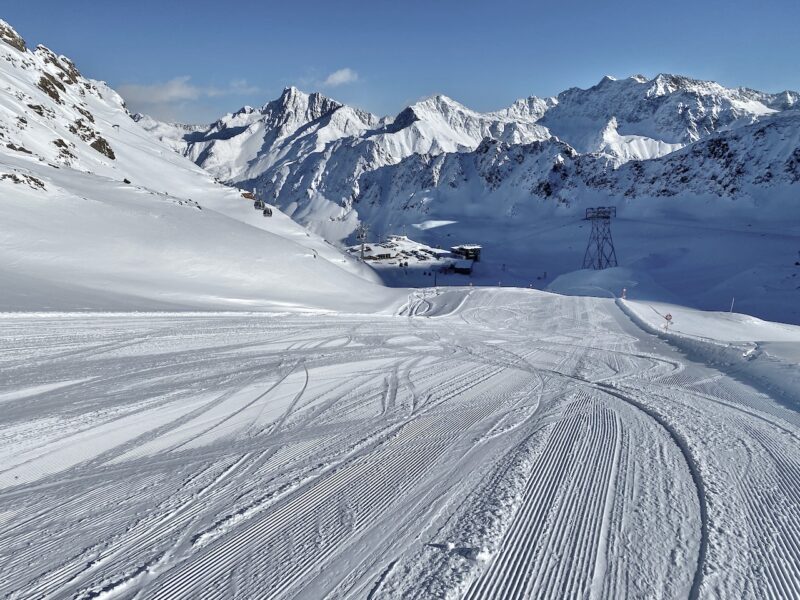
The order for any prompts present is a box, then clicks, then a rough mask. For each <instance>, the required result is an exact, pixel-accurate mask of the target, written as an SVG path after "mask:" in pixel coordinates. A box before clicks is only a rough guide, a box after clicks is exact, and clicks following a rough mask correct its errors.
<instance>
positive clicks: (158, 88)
mask: <svg viewBox="0 0 800 600" xmlns="http://www.w3.org/2000/svg"><path fill="white" fill-rule="evenodd" d="M117 91H118V92H119V94H120V95H121V96H122V97H123V98H124V99H125V102H126V103H127V104H128V106H129V107H130V109H131V110H132V111H134V112H143V113H146V114H149V115H151V116H153V117H156V118H158V119H174V118H176V117H177V116H179V115H181V114H182V113H183V114H189V113H192V112H194V111H192V105H193V104H196V103H198V102H201V101H202V100H204V99H207V98H217V97H220V96H230V95H242V94H254V93H256V92H258V91H259V90H258V88H257V87H255V86H252V85H250V84H248V83H247V81H246V80H244V79H236V80H234V81H231V82H230V84H228V85H227V86H226V87H223V88H220V87H210V86H198V85H194V84H193V83H192V82H191V77H189V76H188V75H184V76H181V77H175V78H173V79H170V80H169V81H165V82H161V83H152V84H134V83H129V84H122V85H120V86H118V87H117Z"/></svg>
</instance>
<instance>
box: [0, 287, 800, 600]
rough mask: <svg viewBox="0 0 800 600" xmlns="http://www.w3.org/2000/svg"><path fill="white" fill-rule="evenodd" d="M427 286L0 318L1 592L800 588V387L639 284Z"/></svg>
mask: <svg viewBox="0 0 800 600" xmlns="http://www.w3.org/2000/svg"><path fill="white" fill-rule="evenodd" d="M409 302H410V303H409V304H407V305H405V306H401V307H399V309H398V313H397V314H396V315H390V314H384V315H366V314H361V315H359V314H344V313H341V314H319V313H317V314H298V313H272V314H269V313H249V314H243V313H239V314H221V313H182V314H180V313H152V314H133V313H131V314H124V313H118V314H111V313H83V314H77V313H61V314H57V313H26V314H23V313H19V314H6V315H3V316H2V317H0V402H1V403H2V404H1V406H2V412H1V413H0V595H1V596H4V597H6V596H7V597H13V598H50V597H52V598H56V597H58V598H67V597H68V598H99V597H102V598H106V597H109V598H110V597H121V598H131V597H137V598H198V597H204V598H235V597H247V598H256V597H264V598H267V597H269V598H290V597H291V598H322V597H331V598H431V597H440V598H444V597H447V598H459V597H462V598H523V597H530V598H563V597H608V598H621V597H669V598H676V597H687V596H688V597H704V598H706V597H707V598H711V597H735V598H761V597H783V598H788V597H796V596H797V595H798V594H800V583H798V581H800V580H798V573H800V551H798V547H797V544H796V539H797V534H798V529H800V511H798V510H797V492H798V485H800V482H799V480H798V473H800V444H798V435H800V431H799V429H800V415H799V414H798V412H797V396H796V395H795V396H794V400H793V402H790V401H788V400H787V398H785V397H784V398H782V399H778V398H777V397H773V396H772V395H771V393H768V392H767V391H766V390H767V387H766V386H765V387H761V386H760V384H751V383H748V382H747V380H746V379H745V378H743V377H738V376H737V377H736V378H733V377H732V376H731V375H730V374H729V369H730V368H732V366H731V365H732V363H731V362H730V361H728V362H726V363H725V364H722V363H720V364H718V365H716V366H714V365H709V364H706V363H707V362H709V361H706V360H705V358H707V357H714V356H715V355H714V354H713V352H714V350H713V349H709V350H708V351H707V352H706V354H703V352H704V351H703V350H702V348H703V346H697V347H696V348H695V349H694V351H693V352H694V354H693V355H692V356H691V357H690V356H689V355H688V354H686V353H683V352H682V351H678V350H676V349H675V347H673V345H672V341H670V340H669V339H659V338H658V337H657V336H655V335H653V334H651V333H647V332H646V331H645V330H643V329H641V328H640V327H639V326H637V325H636V324H635V323H634V321H632V320H631V318H629V316H628V315H627V314H626V312H630V311H634V310H635V311H636V312H637V313H638V312H642V313H643V314H646V313H647V312H652V310H651V307H650V306H648V305H645V304H644V303H635V304H633V305H631V304H632V303H628V304H625V305H622V306H620V305H618V304H616V303H615V302H614V301H613V300H604V299H597V298H588V297H565V296H558V295H554V294H547V293H542V292H537V291H533V290H513V289H500V290H498V289H494V290H492V289H470V288H452V289H450V290H449V291H447V292H445V293H441V294H438V295H437V294H436V293H435V292H432V291H431V292H429V293H427V294H420V295H417V296H415V297H413V298H412V299H410V300H409ZM653 308H655V309H657V310H659V311H660V310H662V309H663V308H665V307H661V306H654V307H653ZM668 308H669V310H672V311H673V312H674V313H675V326H676V328H677V327H679V326H684V327H685V328H686V333H687V334H688V333H692V334H697V333H700V334H703V335H705V336H708V335H712V334H713V332H714V331H716V330H717V329H718V328H721V329H722V330H723V331H725V333H724V334H723V337H724V338H728V337H730V336H731V335H733V334H732V333H728V332H730V331H734V330H735V323H736V322H741V323H743V324H745V325H746V330H745V332H744V333H743V334H742V336H741V337H742V338H743V339H750V338H754V339H772V340H780V341H781V343H786V344H794V345H795V346H797V345H798V344H800V335H798V333H797V330H796V328H783V327H780V326H776V325H774V324H770V323H763V322H757V321H753V322H746V321H745V319H744V318H743V317H741V316H731V315H721V314H702V315H700V314H694V313H690V312H688V311H680V310H679V309H677V310H676V309H674V308H672V307H668ZM726 343H728V342H724V341H721V340H718V341H716V342H714V341H711V340H704V341H702V342H698V344H706V345H707V346H708V348H711V346H713V345H714V344H717V345H719V344H726ZM698 348H699V349H698ZM735 360H737V361H738V363H741V365H743V367H742V368H743V369H745V368H747V367H749V366H750V365H752V364H753V361H751V360H749V359H748V358H746V357H742V356H741V355H740V356H739V357H738V358H737V359H735ZM758 381H759V382H762V381H763V380H761V379H759V380H758Z"/></svg>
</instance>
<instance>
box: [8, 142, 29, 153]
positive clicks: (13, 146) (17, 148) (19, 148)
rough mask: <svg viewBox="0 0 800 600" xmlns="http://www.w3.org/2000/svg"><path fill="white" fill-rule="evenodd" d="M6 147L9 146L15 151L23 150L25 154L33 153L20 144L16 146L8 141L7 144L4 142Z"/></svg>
mask: <svg viewBox="0 0 800 600" xmlns="http://www.w3.org/2000/svg"><path fill="white" fill-rule="evenodd" d="M6 148H10V149H11V150H14V151H16V152H24V153H25V154H33V152H31V151H30V150H28V149H27V148H23V147H22V146H17V145H16V144H11V143H8V144H6Z"/></svg>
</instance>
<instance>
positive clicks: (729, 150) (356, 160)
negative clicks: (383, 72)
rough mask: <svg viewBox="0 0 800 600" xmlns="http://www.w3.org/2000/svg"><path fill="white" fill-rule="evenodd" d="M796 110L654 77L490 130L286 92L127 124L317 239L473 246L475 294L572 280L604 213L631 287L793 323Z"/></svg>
mask: <svg viewBox="0 0 800 600" xmlns="http://www.w3.org/2000/svg"><path fill="white" fill-rule="evenodd" d="M799 99H800V96H799V95H798V94H797V93H795V92H783V93H780V94H766V93H762V92H757V91H754V90H750V89H745V88H737V89H729V88H724V87H723V86H720V85H719V84H716V83H713V82H706V81H697V80H693V79H689V78H686V77H678V76H673V75H658V76H656V77H655V78H653V79H646V78H644V77H641V76H634V77H630V78H628V79H623V80H615V79H613V78H610V77H605V78H603V79H602V80H601V81H600V83H598V84H597V85H595V86H593V87H591V88H589V89H586V90H581V89H577V88H574V89H570V90H567V91H565V92H563V93H561V94H559V95H558V96H556V97H554V98H548V99H540V98H536V97H530V98H526V99H523V100H519V101H517V102H515V103H514V104H513V105H512V106H510V107H508V108H506V109H503V110H500V111H496V112H492V113H477V112H475V111H471V110H469V109H467V108H466V107H464V106H462V105H461V104H458V103H457V102H455V101H453V100H451V99H449V98H446V97H443V96H437V97H433V98H429V99H427V100H424V101H421V102H418V103H416V104H413V105H412V106H410V107H408V108H407V109H405V110H403V111H401V112H400V114H399V115H398V116H397V117H395V118H393V119H390V118H385V119H379V118H378V117H376V116H373V115H368V114H365V113H362V112H359V111H356V110H355V109H350V108H349V107H346V106H344V105H342V104H340V103H337V102H334V101H331V100H326V99H324V98H322V97H321V96H318V95H316V94H314V95H307V94H304V93H302V92H299V91H298V90H296V89H294V88H289V89H287V90H286V91H284V93H283V95H282V96H281V98H279V99H278V100H276V101H274V102H271V103H269V104H267V105H266V106H265V107H263V108H261V109H257V110H256V109H249V108H248V109H242V110H241V111H239V112H237V113H235V114H232V115H227V116H226V117H224V118H223V119H221V120H220V121H218V122H217V123H215V124H213V125H212V126H211V127H207V128H202V127H192V128H191V130H184V129H182V128H180V127H178V126H164V125H160V124H157V123H153V122H148V123H145V121H143V120H142V121H140V122H141V123H143V124H145V127H146V128H148V129H149V130H151V131H153V132H154V133H155V134H156V135H159V136H161V137H163V138H169V140H168V141H169V143H170V144H171V145H172V146H173V147H175V148H177V149H178V151H179V152H181V153H183V154H185V155H187V156H189V157H191V158H192V159H193V160H195V161H196V162H197V164H199V165H201V166H203V167H204V168H207V169H209V170H210V172H211V173H213V174H214V175H216V176H217V177H219V178H220V179H221V180H224V181H228V182H232V183H235V184H237V185H241V186H242V187H247V188H250V187H255V188H257V189H258V190H259V191H260V192H262V193H264V194H265V195H268V196H269V197H270V198H272V199H273V201H274V202H275V203H276V204H277V205H278V206H280V207H281V208H282V209H284V210H285V211H286V212H287V213H288V214H290V215H291V216H292V217H293V218H294V219H295V220H297V221H299V222H300V223H303V224H304V225H306V226H308V227H309V228H311V229H312V230H314V231H317V232H319V233H321V234H322V235H324V236H325V237H326V238H327V239H331V240H336V241H339V242H345V243H346V242H352V240H353V231H354V229H355V227H356V226H357V224H358V223H359V222H363V223H367V224H368V225H370V226H371V229H372V231H373V234H382V233H383V234H386V233H398V232H401V231H403V230H404V229H405V230H406V231H407V232H412V231H414V233H413V235H414V236H415V237H416V238H418V239H420V240H421V241H424V242H425V243H427V244H431V245H442V246H447V245H448V244H449V243H450V242H452V241H455V240H461V241H463V240H465V239H469V240H471V241H477V242H483V243H485V244H487V245H488V246H490V247H494V250H487V258H486V260H487V262H485V263H484V264H483V265H482V267H481V268H480V269H478V270H477V271H476V275H475V281H477V282H478V283H494V284H496V283H497V281H498V280H499V279H505V280H506V281H507V282H509V283H514V284H516V285H527V284H529V283H532V282H533V283H535V284H536V285H537V286H539V285H545V284H546V283H548V282H549V281H550V280H552V278H553V276H554V275H559V274H562V273H568V272H570V271H573V270H575V269H576V268H578V267H579V266H580V265H581V262H582V261H581V258H582V253H583V250H584V248H585V236H586V232H585V230H584V231H578V229H580V228H581V227H582V225H581V224H580V223H582V222H581V220H580V219H581V217H582V216H583V211H584V209H585V208H586V207H587V206H592V205H598V204H599V205H605V204H610V205H614V206H617V207H618V209H619V219H618V220H617V222H616V223H615V226H614V227H615V230H617V231H618V232H619V233H620V234H622V235H621V236H620V239H621V242H620V243H621V246H622V251H621V252H620V253H619V254H620V256H622V257H624V258H623V261H622V264H623V265H625V267H626V268H632V269H633V270H634V271H633V273H634V274H633V275H630V273H629V276H628V280H629V282H630V285H634V279H635V280H636V281H638V284H637V285H640V289H643V287H649V289H651V290H655V288H656V287H658V291H657V293H655V295H656V296H658V297H660V298H671V299H673V300H680V301H683V302H688V303H694V304H695V305H697V306H701V307H706V308H711V307H719V306H720V305H721V303H722V302H723V299H724V298H728V300H727V301H728V302H729V301H730V297H731V296H737V297H738V298H739V299H740V300H739V302H740V304H739V306H740V307H743V308H744V307H746V308H747V310H749V311H751V312H753V313H755V314H759V315H762V316H767V317H771V318H777V319H784V320H798V319H800V309H788V310H787V307H791V306H800V298H797V295H798V291H797V290H798V282H797V276H798V272H800V270H798V269H797V268H796V267H795V264H794V263H795V262H796V261H797V258H800V257H798V256H796V254H797V251H798V249H800V239H798V238H797V237H796V236H797V235H798V232H797V231H795V229H796V228H797V227H796V224H797V223H800V218H798V217H800V203H798V202H797V201H796V197H797V195H798V193H797V192H798V190H799V189H800V185H799V184H798V177H797V169H798V167H797V165H798V162H799V161H800V140H798V132H800V116H798V115H800V111H799V110H798V109H799V108H800V103H798V100H799ZM284 123H285V124H286V125H284ZM697 228H699V230H702V231H704V234H703V235H699V236H698V235H697ZM721 231H724V232H726V233H724V234H723V233H721ZM533 232H536V233H533ZM623 235H624V237H623ZM795 245H797V246H798V247H797V248H794V246H795ZM498 271H499V274H500V275H501V276H500V277H499V276H498ZM545 272H546V273H547V274H548V275H547V276H545V277H543V276H542V275H543V274H544V273H545ZM481 273H482V274H481ZM537 277H538V279H537ZM652 278H655V280H658V285H657V286H656V285H655V280H654V279H652ZM645 280H647V281H648V282H649V283H648V284H647V285H646V286H644V284H643V283H642V282H644V281H645ZM537 282H538V283H537ZM400 283H402V282H400ZM742 287H744V288H745V290H742V289H741V288H742ZM603 293H605V292H603ZM745 296H746V297H749V300H748V299H747V298H746V297H745Z"/></svg>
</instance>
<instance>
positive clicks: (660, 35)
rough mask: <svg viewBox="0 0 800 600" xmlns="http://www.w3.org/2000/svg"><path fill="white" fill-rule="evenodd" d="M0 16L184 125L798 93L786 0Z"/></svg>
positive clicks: (165, 1)
mask: <svg viewBox="0 0 800 600" xmlns="http://www.w3.org/2000/svg"><path fill="white" fill-rule="evenodd" d="M0 16H2V18H4V19H6V20H7V21H9V22H10V23H11V24H12V25H13V26H14V27H15V28H16V29H17V30H18V31H19V32H20V34H22V36H23V37H24V38H25V39H26V40H27V42H28V44H29V45H35V44H38V43H42V44H45V45H47V46H49V47H50V48H52V49H53V50H55V51H56V52H59V53H61V54H65V55H67V56H69V57H70V58H72V59H73V60H74V61H75V62H76V63H77V65H78V67H79V68H80V69H81V71H82V72H83V73H84V74H85V75H87V76H89V77H93V78H96V79H104V80H106V81H108V82H109V83H110V84H111V85H112V86H114V87H115V88H116V89H118V90H119V91H121V92H122V93H123V95H124V96H126V98H127V99H128V103H129V105H130V107H131V109H132V110H141V111H144V112H150V113H151V114H153V115H154V116H157V117H159V118H166V119H175V120H182V121H187V122H208V121H211V120H213V119H215V118H216V117H218V116H220V115H222V114H224V113H225V112H229V111H232V110H235V109H237V108H239V107H240V106H242V105H244V104H250V105H256V106H259V105H261V104H264V103H265V102H266V101H267V100H270V99H273V98H275V97H277V96H278V95H279V94H280V91H281V90H282V89H283V87H285V86H287V85H292V84H293V85H296V86H298V87H300V88H301V89H304V90H306V91H313V90H318V91H321V92H323V93H325V94H327V95H330V96H332V97H334V98H336V99H338V100H340V101H343V102H347V103H350V104H354V105H356V106H360V107H362V108H365V109H367V110H370V111H372V112H375V113H379V114H395V113H397V112H398V111H399V110H400V109H401V108H402V107H403V106H405V105H407V104H409V103H410V102H413V101H415V100H417V99H419V98H421V97H425V96H428V95H431V94H436V93H443V94H447V95H448V96H451V97H453V98H455V99H456V100H459V101H460V102H463V103H464V104H466V105H468V106H470V107H472V108H475V109H478V110H493V109H497V108H500V107H503V106H506V105H508V104H510V103H511V102H513V101H514V100H515V99H516V98H521V97H525V96H530V95H538V96H548V95H553V94H556V93H558V92H559V91H562V90H564V89H566V88H569V87H572V86H579V87H588V86H591V85H593V84H595V83H597V81H599V80H600V78H601V77H602V76H603V75H605V74H610V75H613V76H615V77H627V76H629V75H632V74H635V73H641V74H644V75H647V76H653V75H655V74H657V73H659V72H670V73H680V74H683V75H689V76H692V77H696V78H701V79H714V80H716V81H719V82H720V83H722V84H724V85H728V86H738V85H744V86H748V87H753V88H756V89H761V90H764V91H772V92H775V91H781V90H784V89H800V68H798V64H797V56H798V53H797V52H798V48H797V40H798V34H797V29H796V28H797V23H800V1H798V0H780V1H777V0H760V1H759V2H741V1H739V2H737V1H736V0H729V1H727V2H722V1H716V0H714V1H703V0H700V1H695V2H685V1H683V0H677V1H671V2H648V1H647V0H639V1H637V2H634V1H628V0H625V1H622V2H609V1H606V2H602V1H597V0H596V1H594V2H584V1H582V0H580V1H578V0H575V1H572V2H555V1H552V0H550V1H548V2H539V1H528V2H521V1H520V2H511V1H508V0H491V1H483V2H477V1H474V2H472V1H469V0H461V1H460V2H455V1H450V0H440V1H436V0H428V1H427V2H424V1H418V0H405V1H402V2H400V1H394V2H390V1H382V0H373V1H372V2H366V1H358V2H356V1H350V0H338V1H337V0H325V1H317V0H303V1H301V2H298V1H294V2H292V1H283V2H268V1H261V2H258V1H255V0H252V1H251V0H240V1H238V2H235V3H232V2H221V1H215V2H212V1H210V0H194V1H191V2H190V1H178V0H174V1H171V0H158V1H154V0H137V1H136V2H124V1H122V0H116V1H114V0H108V1H98V0H70V1H69V2H64V1H63V0H58V1H55V0H36V1H35V2H33V1H28V0H14V1H13V2H11V3H4V6H3V10H2V13H1V14H0Z"/></svg>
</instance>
